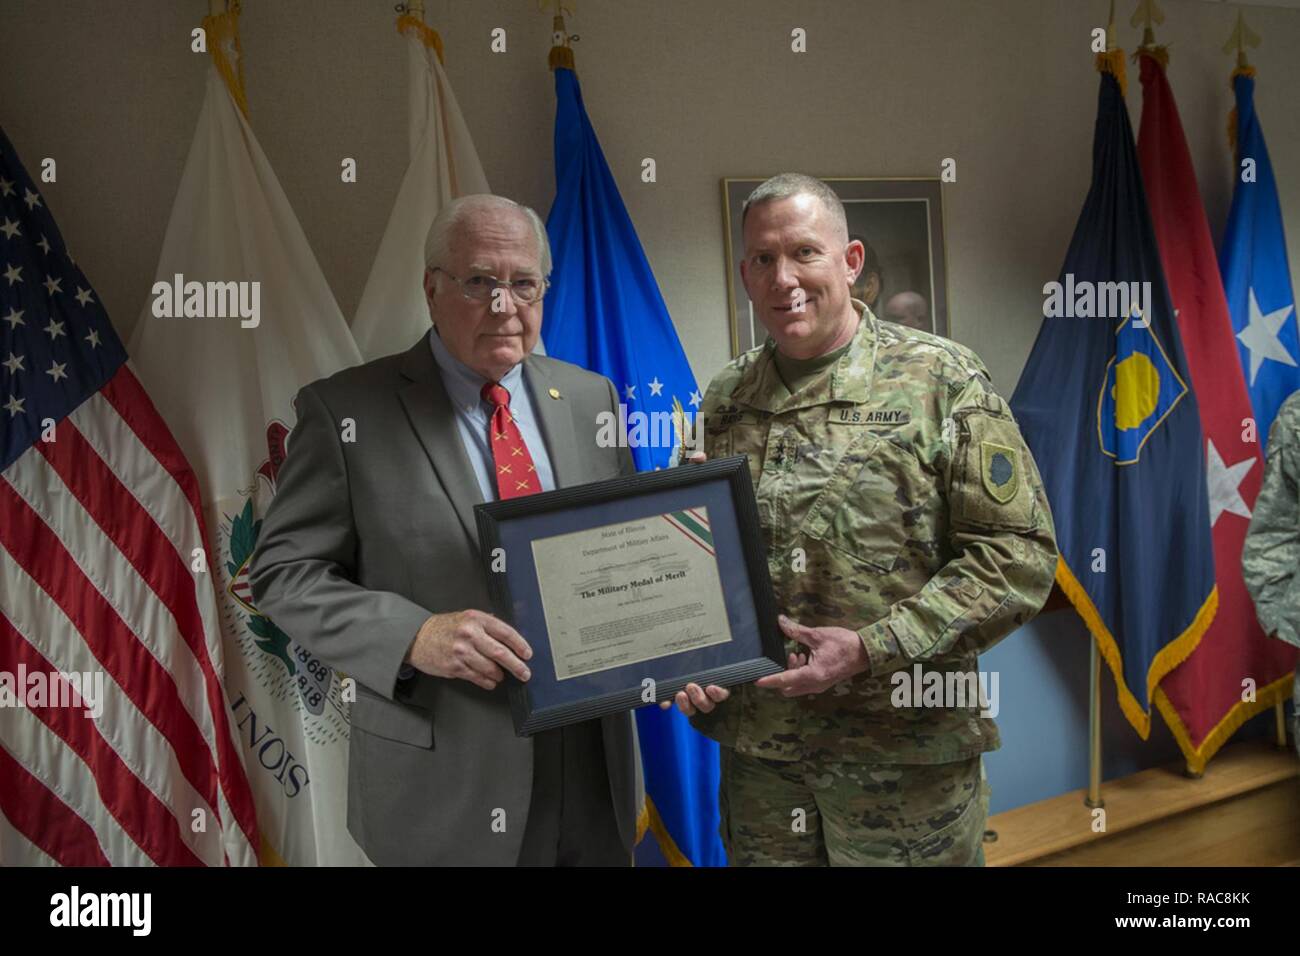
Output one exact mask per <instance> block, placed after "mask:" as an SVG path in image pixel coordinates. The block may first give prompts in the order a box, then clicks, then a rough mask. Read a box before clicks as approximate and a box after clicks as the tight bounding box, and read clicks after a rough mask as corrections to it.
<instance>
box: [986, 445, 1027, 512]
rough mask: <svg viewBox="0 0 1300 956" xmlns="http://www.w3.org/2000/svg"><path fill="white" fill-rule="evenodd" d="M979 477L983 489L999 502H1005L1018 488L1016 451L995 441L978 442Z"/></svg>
mask: <svg viewBox="0 0 1300 956" xmlns="http://www.w3.org/2000/svg"><path fill="white" fill-rule="evenodd" d="M980 477H981V478H983V479H984V490H985V491H987V492H988V493H989V495H990V496H992V498H993V500H994V501H996V502H998V503H999V504H1006V503H1007V502H1008V501H1010V500H1011V499H1012V498H1014V497H1015V496H1016V491H1017V490H1018V489H1019V488H1020V471H1019V470H1018V469H1017V468H1016V451H1015V449H1014V448H1008V447H1007V446H1006V445H999V444H997V443H996V442H991V441H982V442H980Z"/></svg>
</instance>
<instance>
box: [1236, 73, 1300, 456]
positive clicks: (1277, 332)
mask: <svg viewBox="0 0 1300 956" xmlns="http://www.w3.org/2000/svg"><path fill="white" fill-rule="evenodd" d="M1232 85H1233V89H1234V90H1235V91H1236V94H1237V185H1236V188H1235V189H1234V190H1233V193H1232V209H1231V210H1230V211H1229V212H1228V227H1227V229H1225V230H1224V233H1223V248H1222V250H1221V251H1220V253H1219V268H1220V271H1221V272H1222V273H1223V291H1224V294H1225V295H1227V297H1228V309H1229V310H1230V311H1231V312H1232V327H1233V330H1234V331H1235V332H1236V333H1237V351H1238V353H1239V354H1240V356H1241V367H1242V370H1243V371H1244V372H1245V373H1246V387H1247V389H1248V390H1249V391H1250V404H1251V405H1252V406H1253V408H1254V410H1255V422H1256V425H1257V426H1258V427H1257V432H1258V434H1259V436H1260V441H1264V440H1265V439H1266V436H1267V435H1268V429H1269V426H1270V425H1272V424H1273V418H1274V417H1275V416H1276V415H1277V410H1278V407H1279V406H1280V405H1281V404H1282V402H1284V401H1285V400H1286V397H1287V396H1288V395H1290V394H1291V393H1292V392H1294V391H1295V390H1296V389H1297V388H1300V366H1298V365H1297V364H1296V360H1297V359H1298V358H1300V338H1298V337H1297V334H1296V317H1295V292H1294V291H1292V287H1291V274H1290V271H1289V269H1288V267H1287V258H1286V236H1285V234H1284V233H1283V231H1282V206H1281V204H1280V203H1279V202H1278V197H1277V180H1276V179H1274V178H1273V164H1272V163H1270V162H1269V160H1268V147H1267V146H1265V145H1264V131H1263V130H1262V129H1260V126H1259V116H1258V114H1256V112H1255V79H1254V77H1252V76H1249V75H1246V74H1245V73H1242V72H1240V71H1239V72H1237V73H1235V74H1234V75H1233V81H1232ZM1247 161H1250V162H1249V163H1247V167H1246V168H1243V167H1242V165H1241V164H1242V163H1244V162H1247Z"/></svg>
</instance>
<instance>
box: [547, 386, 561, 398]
mask: <svg viewBox="0 0 1300 956" xmlns="http://www.w3.org/2000/svg"><path fill="white" fill-rule="evenodd" d="M549 394H550V396H551V398H559V397H560V390H559V389H558V388H553V389H551V391H550V393H549Z"/></svg>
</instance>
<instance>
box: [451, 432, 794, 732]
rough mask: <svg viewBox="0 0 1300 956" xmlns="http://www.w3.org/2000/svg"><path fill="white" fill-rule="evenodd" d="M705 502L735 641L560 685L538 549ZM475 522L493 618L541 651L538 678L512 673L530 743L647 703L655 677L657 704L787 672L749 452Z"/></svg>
mask: <svg viewBox="0 0 1300 956" xmlns="http://www.w3.org/2000/svg"><path fill="white" fill-rule="evenodd" d="M702 501H706V502H707V503H708V505H707V506H708V507H709V508H710V509H711V510H710V512H709V514H710V516H711V522H712V527H711V534H712V537H711V540H710V543H711V544H713V546H714V555H715V559H716V561H717V565H718V571H719V576H720V578H719V579H720V581H721V585H722V586H721V590H722V594H723V603H724V604H725V606H726V611H727V620H728V624H729V626H730V628H731V632H732V640H730V641H727V642H725V643H721V644H714V645H712V646H709V647H701V648H696V649H691V650H685V651H681V652H678V653H674V654H671V655H668V656H664V657H659V658H656V659H652V660H649V661H638V662H633V663H629V664H625V665H618V666H614V667H610V668H606V669H604V670H601V671H598V672H595V673H593V674H584V675H580V676H578V677H569V678H566V679H565V680H563V681H562V680H560V679H559V678H558V677H557V675H556V672H555V665H554V660H553V658H552V657H551V653H550V647H551V642H550V639H549V635H548V634H547V633H546V625H545V621H546V618H545V613H544V611H543V609H542V608H541V606H540V604H541V591H540V585H539V584H538V577H537V569H536V567H535V566H534V565H533V558H532V548H531V542H532V541H533V540H537V539H540V538H545V537H549V536H550V535H552V534H564V533H567V532H569V531H582V530H587V529H591V528H596V527H603V526H605V525H607V524H611V523H615V522H633V521H638V520H641V519H642V518H653V517H657V516H665V515H668V514H670V513H671V512H672V510H673V506H674V505H676V506H677V507H678V508H685V507H700V502H702ZM665 503H668V506H669V507H668V508H667V509H665V508H664V505H665ZM720 503H721V507H720V506H719V505H720ZM727 505H729V507H727ZM715 508H716V509H717V511H716V512H715V511H714V510H712V509H715ZM474 516H475V521H476V522H477V525H478V533H479V552H480V555H481V556H482V562H483V571H484V574H485V575H486V576H487V584H488V591H489V593H490V595H491V598H492V604H493V611H494V613H495V614H496V615H497V617H499V618H501V619H502V620H503V621H506V622H508V623H509V624H511V626H513V627H514V628H515V629H516V630H518V631H519V632H520V633H521V634H522V635H523V637H524V639H525V640H527V641H528V642H529V645H530V646H531V647H532V649H533V659H532V660H530V661H529V662H528V663H529V669H530V671H531V676H530V679H529V681H528V682H527V683H523V682H520V681H518V680H516V679H515V678H513V677H510V676H507V680H508V682H509V697H510V710H511V715H512V717H513V719H514V724H515V732H516V733H517V734H518V735H520V736H529V735H531V734H534V733H537V732H539V731H543V730H549V729H552V728H555V727H561V726H564V725H566V724H570V723H576V722H578V721H581V720H590V719H593V718H597V717H603V716H605V715H607V714H613V713H618V712H620V711H627V710H632V709H634V708H636V707H641V706H645V705H646V704H647V702H646V701H645V700H643V697H642V695H643V690H644V687H645V685H644V684H643V680H644V678H645V677H646V676H649V677H652V678H653V679H654V681H655V687H654V689H655V695H654V696H655V699H656V700H667V699H671V698H672V697H673V696H674V695H675V694H676V693H677V692H678V691H680V690H682V689H683V688H684V687H685V686H686V685H687V684H688V683H696V684H700V685H704V684H717V685H719V686H723V687H727V686H734V685H736V684H743V683H747V682H749V681H752V680H756V679H757V678H759V677H762V676H764V675H767V674H775V673H779V672H780V671H783V670H784V669H785V663H784V660H785V654H784V643H783V639H782V636H781V632H780V630H779V629H778V627H777V616H776V605H775V601H774V598H773V593H772V584H771V579H770V577H769V576H768V569H767V549H766V546H765V544H764V540H763V533H762V529H761V527H760V525H759V520H758V507H757V504H756V503H755V500H754V489H753V485H752V482H751V481H750V476H749V466H748V464H747V461H746V459H745V457H743V456H735V457H731V458H721V459H718V460H717V461H709V462H704V463H702V464H688V465H683V466H679V467H676V468H669V469H664V470H661V471H654V472H644V473H640V474H636V475H629V476H624V477H619V478H612V479H609V480H606V481H599V482H593V483H591V484H586V485H577V486H574V487H570V488H560V489H556V490H555V491H548V492H543V493H540V494H535V495H528V496H525V497H520V498H512V499H508V500H505V501H493V502H486V503H483V504H479V505H476V506H475V508H474ZM611 516H613V518H612V520H611ZM720 518H721V524H719V519H720ZM556 529H560V530H556ZM541 532H546V533H541ZM525 545H527V547H524V546H525ZM525 552H526V553H525ZM724 552H725V553H724ZM502 556H504V557H505V561H504V562H501V561H500V560H499V559H500V558H501V557H502ZM502 564H504V567H502ZM561 685H566V686H561Z"/></svg>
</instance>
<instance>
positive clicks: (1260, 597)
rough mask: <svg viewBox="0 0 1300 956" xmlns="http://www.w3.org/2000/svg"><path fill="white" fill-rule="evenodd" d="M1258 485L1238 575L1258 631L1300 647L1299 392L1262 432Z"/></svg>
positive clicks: (1297, 741)
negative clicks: (1264, 445)
mask: <svg viewBox="0 0 1300 956" xmlns="http://www.w3.org/2000/svg"><path fill="white" fill-rule="evenodd" d="M1267 454H1268V461H1267V462H1266V464H1265V465H1264V482H1263V484H1262V485H1261V486H1260V489H1259V497H1258V498H1256V499H1255V513H1254V514H1253V515H1251V518H1250V530H1249V531H1247V532H1246V543H1245V545H1244V546H1243V547H1242V549H1241V575H1242V577H1243V578H1244V579H1245V581H1246V590H1248V591H1249V592H1250V596H1251V598H1252V599H1253V600H1254V602H1255V616H1256V617H1257V618H1259V625H1260V627H1262V628H1263V629H1264V633H1266V634H1268V635H1269V636H1270V637H1275V638H1277V639H1278V640H1280V641H1286V642H1287V643H1288V644H1292V645H1294V646H1296V647H1300V592H1297V590H1296V576H1297V573H1298V572H1300V392H1293V393H1292V394H1291V397H1290V398H1288V399H1287V400H1286V401H1285V402H1283V403H1282V407H1281V408H1279V409H1278V412H1277V417H1276V418H1275V419H1273V425H1272V427H1271V428H1270V429H1269V432H1268V452H1267ZM1291 700H1292V701H1293V702H1294V703H1293V704H1292V706H1293V707H1295V708H1297V709H1296V711H1293V712H1292V714H1291V724H1292V726H1291V734H1292V737H1291V739H1292V742H1293V743H1294V745H1295V748H1296V753H1297V754H1298V755H1300V670H1298V671H1297V672H1296V682H1295V685H1294V687H1293V689H1292V691H1291Z"/></svg>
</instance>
